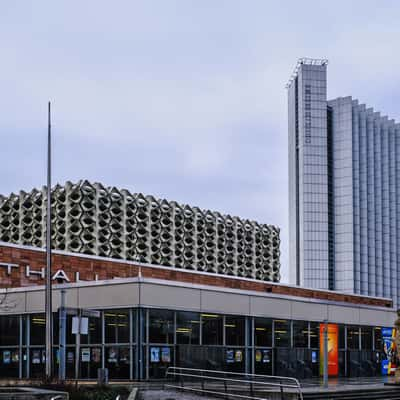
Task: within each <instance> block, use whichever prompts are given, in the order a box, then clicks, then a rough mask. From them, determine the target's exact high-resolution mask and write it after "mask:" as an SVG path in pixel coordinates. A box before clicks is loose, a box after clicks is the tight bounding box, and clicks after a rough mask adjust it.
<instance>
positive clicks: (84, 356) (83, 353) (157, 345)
mask: <svg viewBox="0 0 400 400" xmlns="http://www.w3.org/2000/svg"><path fill="white" fill-rule="evenodd" d="M330 328H332V332H333V333H332V332H330V331H329V329H330ZM322 329H323V325H322V324H321V323H320V322H316V321H297V320H287V319H276V318H275V319H270V318H266V317H250V316H240V315H222V314H214V313H197V312H190V311H180V310H179V311H178V310H165V309H145V308H124V309H105V310H102V311H101V312H100V317H90V318H89V321H88V334H87V335H81V344H80V346H79V347H78V348H77V346H76V336H75V335H74V334H73V333H72V316H70V315H68V316H67V327H66V333H67V334H66V375H67V378H75V359H76V357H79V378H80V379H96V378H97V371H98V369H99V368H107V369H108V370H109V378H110V380H113V379H118V380H125V379H126V380H128V379H129V380H133V379H161V378H164V376H165V372H166V369H167V368H168V367H169V366H177V367H189V368H202V369H215V370H225V371H232V372H247V373H255V374H265V375H281V376H293V377H297V378H300V379H305V378H312V377H318V376H319V375H320V366H321V364H322V362H321V357H320V355H321V343H322V337H323V336H322ZM329 329H328V332H330V333H329V334H328V338H329V341H330V342H329V343H330V344H329V346H331V347H332V348H329V350H332V351H331V353H332V354H334V359H332V360H331V359H330V361H329V362H330V363H331V362H332V363H336V364H337V370H336V371H335V370H332V371H333V372H332V371H331V372H332V373H331V374H332V375H336V376H347V377H358V376H376V375H380V374H381V373H382V372H381V371H382V363H384V360H385V359H387V358H388V357H390V354H389V355H388V349H387V346H385V343H384V342H385V341H384V338H383V336H382V331H383V330H385V327H380V326H358V325H346V324H340V323H332V324H329ZM386 330H387V329H386ZM44 340H45V319H44V314H24V315H3V316H0V378H42V377H43V376H44V370H45V342H44ZM389 353H390V352H389ZM59 359H60V357H59V316H58V313H55V314H54V363H55V365H54V368H55V370H56V372H57V370H58V366H59Z"/></svg>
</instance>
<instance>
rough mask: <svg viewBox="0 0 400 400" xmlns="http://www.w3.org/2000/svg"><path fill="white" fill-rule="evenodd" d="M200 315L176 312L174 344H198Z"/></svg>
mask: <svg viewBox="0 0 400 400" xmlns="http://www.w3.org/2000/svg"><path fill="white" fill-rule="evenodd" d="M199 341H200V314H198V313H193V312H184V311H178V312H177V313H176V342H177V343H178V344H199Z"/></svg>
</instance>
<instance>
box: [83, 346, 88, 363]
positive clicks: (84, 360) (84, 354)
mask: <svg viewBox="0 0 400 400" xmlns="http://www.w3.org/2000/svg"><path fill="white" fill-rule="evenodd" d="M81 359H82V362H90V349H89V348H88V347H85V348H83V349H82V350H81Z"/></svg>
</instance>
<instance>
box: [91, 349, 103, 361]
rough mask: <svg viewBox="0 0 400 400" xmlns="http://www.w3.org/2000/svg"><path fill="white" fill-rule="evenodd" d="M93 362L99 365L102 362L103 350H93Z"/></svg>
mask: <svg viewBox="0 0 400 400" xmlns="http://www.w3.org/2000/svg"><path fill="white" fill-rule="evenodd" d="M92 361H93V362H94V363H97V364H98V363H100V362H101V350H100V349H99V348H97V347H96V348H94V349H92Z"/></svg>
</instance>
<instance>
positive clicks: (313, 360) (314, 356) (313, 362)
mask: <svg viewBox="0 0 400 400" xmlns="http://www.w3.org/2000/svg"><path fill="white" fill-rule="evenodd" d="M311 363H312V364H316V363H317V352H316V351H315V350H314V351H312V352H311Z"/></svg>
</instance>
